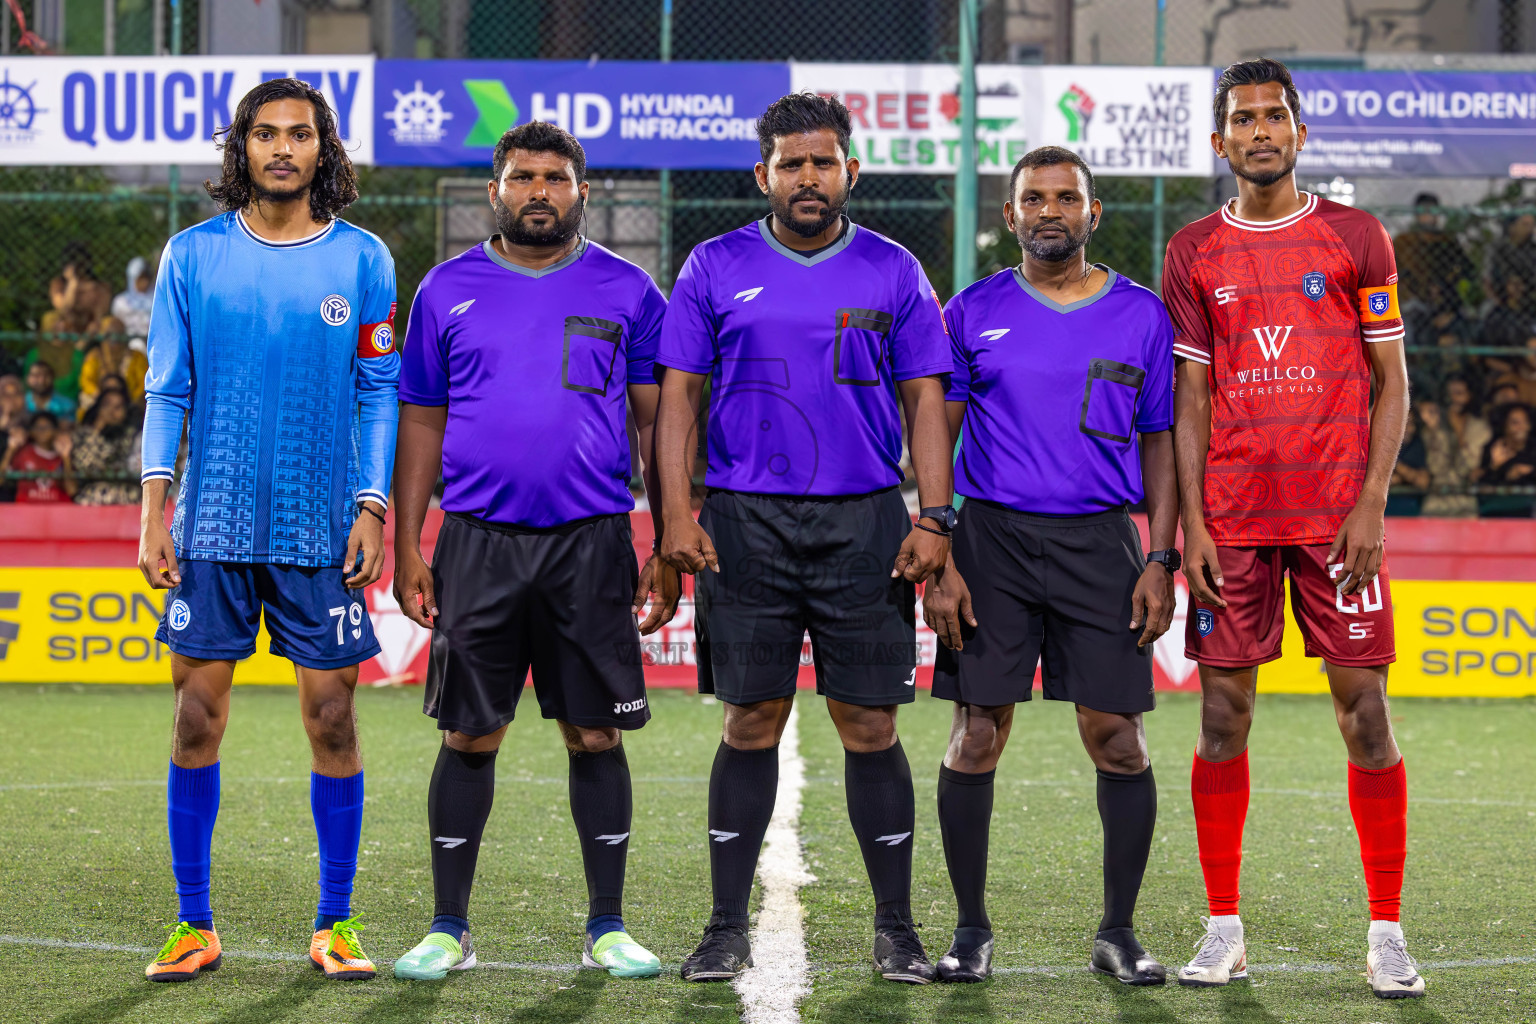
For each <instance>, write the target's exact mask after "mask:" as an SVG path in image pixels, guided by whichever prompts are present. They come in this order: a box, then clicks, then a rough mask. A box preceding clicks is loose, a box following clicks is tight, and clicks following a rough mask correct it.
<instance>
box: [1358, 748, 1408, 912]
mask: <svg viewBox="0 0 1536 1024" xmlns="http://www.w3.org/2000/svg"><path fill="white" fill-rule="evenodd" d="M1349 812H1350V814H1352V815H1354V818H1355V832H1356V833H1358V834H1359V836H1360V863H1361V864H1362V865H1364V867H1365V894H1366V896H1367V897H1368V898H1369V899H1370V901H1371V920H1372V921H1396V920H1397V917H1398V913H1399V912H1400V911H1401V908H1402V897H1403V861H1404V859H1406V857H1407V855H1408V774H1407V772H1406V771H1405V770H1404V768H1403V762H1401V761H1399V762H1397V764H1395V765H1393V766H1392V767H1391V768H1379V769H1374V770H1373V769H1370V768H1361V767H1360V766H1359V765H1356V764H1351V765H1350V766H1349Z"/></svg>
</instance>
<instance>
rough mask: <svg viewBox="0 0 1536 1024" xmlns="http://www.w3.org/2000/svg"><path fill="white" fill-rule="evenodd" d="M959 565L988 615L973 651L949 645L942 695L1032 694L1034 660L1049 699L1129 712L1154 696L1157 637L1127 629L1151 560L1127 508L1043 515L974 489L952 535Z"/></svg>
mask: <svg viewBox="0 0 1536 1024" xmlns="http://www.w3.org/2000/svg"><path fill="white" fill-rule="evenodd" d="M954 558H955V568H956V569H958V570H959V571H960V575H961V576H962V577H964V579H965V582H966V585H967V586H968V587H970V590H971V606H972V609H973V611H974V613H975V615H976V621H977V623H978V625H977V626H976V627H975V628H974V629H972V628H971V627H970V626H968V625H965V624H964V622H963V621H962V623H961V627H960V628H961V634H960V635H961V638H962V639H963V640H964V641H965V646H964V649H963V650H960V651H953V650H951V649H950V648H948V647H946V646H944V644H942V643H941V644H939V652H938V661H937V663H936V664H935V666H934V671H933V695H934V696H935V697H942V698H943V699H945V700H954V701H964V702H965V703H967V704H977V705H981V706H984V707H994V706H997V705H999V704H1015V703H1018V702H1019V701H1026V700H1029V699H1030V690H1031V688H1032V687H1033V685H1034V676H1035V665H1036V663H1037V662H1040V661H1042V660H1043V662H1044V665H1043V667H1042V669H1041V677H1042V682H1043V684H1044V690H1045V698H1046V700H1066V701H1071V702H1072V703H1074V704H1081V705H1082V706H1083V707H1085V708H1091V709H1093V710H1094V711H1106V712H1115V713H1118V714H1131V713H1134V712H1140V711H1151V710H1152V708H1153V707H1155V706H1156V701H1155V699H1154V696H1153V692H1152V648H1151V647H1150V646H1149V647H1137V646H1136V641H1137V638H1138V637H1140V636H1141V631H1140V630H1132V629H1129V628H1128V627H1129V625H1130V622H1131V595H1132V594H1133V593H1134V592H1135V590H1136V581H1137V580H1138V579H1139V578H1140V576H1141V574H1142V571H1143V570H1144V569H1145V568H1146V559H1145V556H1144V555H1143V553H1142V550H1141V536H1140V534H1138V533H1137V531H1136V524H1135V523H1133V522H1131V517H1130V514H1129V513H1128V512H1126V511H1125V510H1124V509H1115V510H1113V511H1109V512H1096V513H1093V514H1091V515H1082V516H1040V515H1030V514H1029V513H1027V512H1017V511H1014V510H1013V509H1011V508H1007V507H1006V506H1003V505H997V504H994V503H992V502H988V501H979V500H977V499H975V498H967V499H966V501H965V504H964V505H963V506H962V507H961V509H960V522H959V524H958V525H957V526H956V527H955V535H954Z"/></svg>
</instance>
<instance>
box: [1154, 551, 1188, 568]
mask: <svg viewBox="0 0 1536 1024" xmlns="http://www.w3.org/2000/svg"><path fill="white" fill-rule="evenodd" d="M1147 562H1148V563H1149V564H1150V563H1152V562H1158V563H1160V564H1161V565H1162V567H1163V568H1164V569H1167V570H1168V571H1169V572H1178V571H1179V566H1181V565H1183V564H1184V560H1183V558H1182V557H1180V555H1179V549H1178V548H1164V549H1163V550H1162V551H1153V552H1150V553H1149V554H1148V555H1147Z"/></svg>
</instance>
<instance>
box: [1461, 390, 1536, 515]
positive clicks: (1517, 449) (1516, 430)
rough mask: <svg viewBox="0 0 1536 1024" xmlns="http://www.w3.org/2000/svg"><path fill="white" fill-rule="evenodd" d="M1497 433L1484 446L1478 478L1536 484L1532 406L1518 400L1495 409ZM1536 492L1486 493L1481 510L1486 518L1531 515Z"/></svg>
mask: <svg viewBox="0 0 1536 1024" xmlns="http://www.w3.org/2000/svg"><path fill="white" fill-rule="evenodd" d="M1493 429H1494V431H1495V434H1496V436H1495V437H1494V439H1493V440H1492V441H1489V442H1488V444H1487V445H1486V446H1485V447H1484V448H1483V457H1482V460H1481V461H1480V462H1479V464H1478V469H1477V473H1476V474H1475V479H1476V480H1477V482H1478V483H1479V484H1482V485H1485V486H1499V485H1514V484H1519V485H1524V486H1530V485H1532V484H1536V477H1533V476H1532V475H1531V474H1532V473H1536V448H1533V447H1532V445H1531V410H1530V409H1529V408H1528V407H1527V406H1524V405H1521V404H1520V403H1518V402H1515V403H1511V404H1509V405H1502V406H1499V407H1497V408H1495V409H1494V412H1493ZM1533 505H1536V496H1532V495H1529V494H1483V495H1479V496H1478V500H1477V511H1478V514H1479V515H1481V516H1482V517H1483V518H1485V519H1491V518H1500V519H1509V518H1521V519H1529V518H1530V516H1531V508H1532V506H1533Z"/></svg>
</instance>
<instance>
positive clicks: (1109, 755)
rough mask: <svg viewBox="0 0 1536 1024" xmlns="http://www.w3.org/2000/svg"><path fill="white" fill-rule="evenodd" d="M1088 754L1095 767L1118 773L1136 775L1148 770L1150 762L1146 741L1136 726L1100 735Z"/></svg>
mask: <svg viewBox="0 0 1536 1024" xmlns="http://www.w3.org/2000/svg"><path fill="white" fill-rule="evenodd" d="M1088 755H1089V756H1090V757H1091V758H1093V766H1094V767H1095V768H1097V769H1099V770H1100V771H1104V772H1114V773H1115V774H1117V775H1136V774H1138V773H1140V772H1143V771H1146V769H1147V766H1148V765H1149V764H1150V761H1149V760H1148V758H1147V747H1146V743H1145V742H1144V741H1143V739H1142V736H1141V733H1140V732H1139V731H1138V730H1137V729H1136V728H1135V727H1134V726H1132V727H1130V728H1125V729H1119V730H1116V731H1114V732H1111V733H1107V734H1105V735H1104V736H1102V737H1099V738H1098V741H1097V742H1096V743H1095V744H1093V746H1091V747H1090V749H1089V751H1088Z"/></svg>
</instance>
